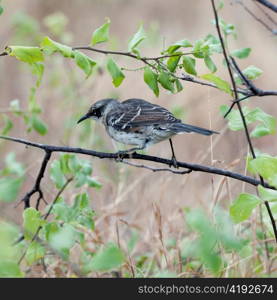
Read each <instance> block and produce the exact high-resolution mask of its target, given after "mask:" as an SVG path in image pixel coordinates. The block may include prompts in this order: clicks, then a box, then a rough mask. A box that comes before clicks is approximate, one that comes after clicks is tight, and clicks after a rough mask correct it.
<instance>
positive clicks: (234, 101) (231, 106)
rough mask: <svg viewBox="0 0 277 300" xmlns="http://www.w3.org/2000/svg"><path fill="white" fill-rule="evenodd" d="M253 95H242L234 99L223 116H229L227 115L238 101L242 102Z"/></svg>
mask: <svg viewBox="0 0 277 300" xmlns="http://www.w3.org/2000/svg"><path fill="white" fill-rule="evenodd" d="M250 97H251V96H245V97H242V98H240V99H237V100H233V103H232V104H231V105H230V107H229V109H228V110H227V111H226V113H225V115H224V116H223V118H224V119H225V118H227V116H228V115H229V113H230V112H231V111H232V109H233V108H234V106H235V105H236V103H238V102H241V101H243V100H246V99H248V98H250Z"/></svg>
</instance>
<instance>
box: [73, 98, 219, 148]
mask: <svg viewBox="0 0 277 300" xmlns="http://www.w3.org/2000/svg"><path fill="white" fill-rule="evenodd" d="M87 118H93V119H95V120H98V121H102V123H103V124H104V126H105V127H106V131H107V133H108V134H109V135H110V137H111V138H113V139H114V140H116V141H118V142H121V143H123V144H127V145H136V146H137V147H136V148H132V149H129V150H127V151H128V152H129V151H135V150H139V149H144V148H145V147H147V146H149V145H152V144H156V143H158V142H161V141H163V140H166V139H170V138H171V137H172V136H174V135H176V134H180V133H190V132H195V133H199V134H203V135H211V134H213V133H217V132H215V131H212V130H208V129H204V128H201V127H197V126H193V125H189V124H184V123H182V121H181V120H179V119H176V118H175V117H174V116H173V114H172V113H171V112H169V111H168V110H167V109H166V108H164V107H161V106H159V105H156V104H152V103H150V102H147V101H145V100H142V99H135V98H134V99H128V100H125V101H123V102H119V101H117V100H115V99H103V100H99V101H97V102H96V103H94V104H93V105H92V106H91V108H90V109H89V111H88V113H87V114H86V115H84V116H83V117H82V118H81V119H80V120H79V121H78V123H79V122H81V121H83V120H85V119H87ZM172 150H173V149H172Z"/></svg>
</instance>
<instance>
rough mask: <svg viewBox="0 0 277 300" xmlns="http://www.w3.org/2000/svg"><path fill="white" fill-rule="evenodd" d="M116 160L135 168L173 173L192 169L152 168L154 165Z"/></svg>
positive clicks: (187, 171)
mask: <svg viewBox="0 0 277 300" xmlns="http://www.w3.org/2000/svg"><path fill="white" fill-rule="evenodd" d="M117 161H118V162H121V163H123V164H126V165H129V166H133V167H136V168H143V169H147V170H151V171H153V172H166V171H167V172H171V173H173V174H180V175H184V174H189V173H191V172H192V170H190V169H188V170H185V171H175V170H173V169H168V168H154V167H150V166H146V165H141V164H140V165H139V164H134V163H131V162H129V161H125V160H122V159H120V160H117Z"/></svg>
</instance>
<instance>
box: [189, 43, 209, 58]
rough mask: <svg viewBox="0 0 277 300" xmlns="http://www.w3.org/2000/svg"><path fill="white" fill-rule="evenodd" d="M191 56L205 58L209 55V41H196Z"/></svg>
mask: <svg viewBox="0 0 277 300" xmlns="http://www.w3.org/2000/svg"><path fill="white" fill-rule="evenodd" d="M193 55H194V56H195V57H196V58H205V57H206V56H209V55H210V45H209V41H204V40H197V41H196V42H195V44H194V47H193Z"/></svg>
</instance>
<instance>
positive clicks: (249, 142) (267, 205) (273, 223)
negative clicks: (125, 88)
mask: <svg viewBox="0 0 277 300" xmlns="http://www.w3.org/2000/svg"><path fill="white" fill-rule="evenodd" d="M211 2H212V7H213V12H214V16H215V22H216V29H217V33H218V37H219V40H220V43H221V47H222V51H223V55H224V58H225V60H226V64H227V68H228V72H229V75H230V79H231V82H232V86H233V89H234V96H235V99H234V100H235V101H236V100H237V99H238V93H237V87H236V82H235V79H234V76H233V73H232V69H231V64H230V61H229V57H228V54H227V51H226V48H225V45H224V41H223V37H222V34H221V30H220V26H219V20H218V15H217V11H216V7H215V2H214V0H211ZM232 61H233V62H234V61H235V60H234V58H233V59H232ZM235 65H236V63H235ZM241 73H242V72H241ZM248 84H249V83H248ZM251 88H252V89H253V86H252V87H251ZM254 90H255V89H254ZM236 104H237V107H238V110H239V113H240V116H241V119H242V123H243V126H244V131H245V135H246V139H247V142H248V145H249V148H250V152H251V154H252V157H253V158H256V154H255V151H254V147H253V144H252V141H251V138H250V134H249V130H248V127H247V123H246V119H245V116H244V114H243V111H242V107H241V105H240V102H236ZM259 177H260V181H261V184H262V186H264V184H265V182H264V179H263V177H262V176H259ZM264 203H265V206H266V209H267V212H268V215H269V217H270V220H271V224H272V228H273V232H274V235H275V240H276V242H277V227H276V223H275V220H274V217H273V214H272V211H271V209H270V205H269V203H268V201H264Z"/></svg>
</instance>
